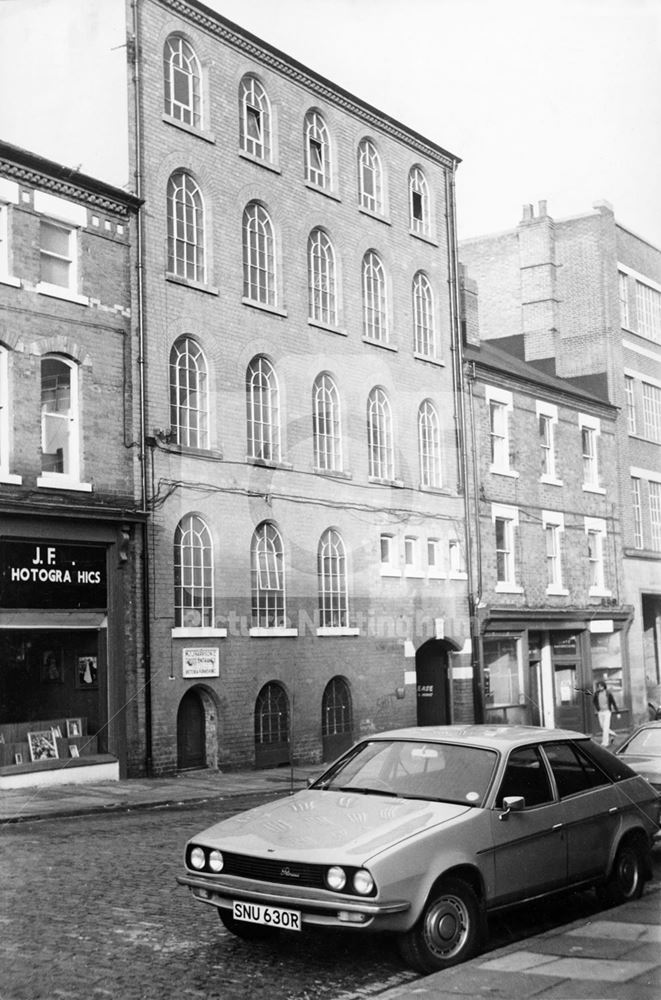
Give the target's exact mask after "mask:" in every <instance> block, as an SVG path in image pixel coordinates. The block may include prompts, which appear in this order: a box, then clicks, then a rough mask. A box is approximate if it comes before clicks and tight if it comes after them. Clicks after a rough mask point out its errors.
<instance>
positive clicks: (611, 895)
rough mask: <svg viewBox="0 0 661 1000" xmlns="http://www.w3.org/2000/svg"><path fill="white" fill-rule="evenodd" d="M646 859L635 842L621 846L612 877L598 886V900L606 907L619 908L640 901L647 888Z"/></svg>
mask: <svg viewBox="0 0 661 1000" xmlns="http://www.w3.org/2000/svg"><path fill="white" fill-rule="evenodd" d="M645 872H646V866H645V859H644V857H643V853H642V851H641V848H640V845H639V844H638V843H636V841H635V840H629V841H626V842H625V843H624V844H621V845H620V847H619V848H618V850H617V854H616V855H615V861H614V863H613V867H612V869H611V872H610V875H609V876H608V878H607V880H606V881H605V882H604V883H603V885H600V886H597V898H598V899H599V901H600V902H601V903H603V904H604V905H605V906H619V904H620V903H627V902H629V900H631V899H640V897H641V896H642V894H643V888H644V886H645Z"/></svg>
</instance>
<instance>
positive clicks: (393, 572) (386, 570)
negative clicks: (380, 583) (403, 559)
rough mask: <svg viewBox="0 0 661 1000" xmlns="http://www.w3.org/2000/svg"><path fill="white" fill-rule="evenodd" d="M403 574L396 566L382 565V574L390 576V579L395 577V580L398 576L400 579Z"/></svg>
mask: <svg viewBox="0 0 661 1000" xmlns="http://www.w3.org/2000/svg"><path fill="white" fill-rule="evenodd" d="M401 575H402V574H401V571H400V570H398V569H395V567H394V566H382V567H381V576H385V577H389V578H390V579H393V580H394V579H395V578H397V579H398V580H399V578H400V577H401Z"/></svg>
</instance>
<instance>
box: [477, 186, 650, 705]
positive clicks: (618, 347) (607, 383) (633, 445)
mask: <svg viewBox="0 0 661 1000" xmlns="http://www.w3.org/2000/svg"><path fill="white" fill-rule="evenodd" d="M461 259H462V262H463V264H464V265H465V268H466V273H467V275H468V277H469V278H470V279H472V280H474V281H475V283H476V285H477V291H478V298H479V331H480V337H481V338H482V340H483V342H484V341H486V342H488V345H489V346H490V347H497V348H499V349H501V350H506V351H507V352H508V353H509V354H510V355H514V356H515V357H517V358H518V359H519V360H521V361H525V362H526V363H528V364H532V365H533V366H534V367H535V368H536V369H537V370H538V371H540V372H543V373H546V375H547V376H548V381H549V385H554V384H555V383H554V382H553V379H555V378H556V377H560V378H562V379H563V380H565V381H569V382H570V383H571V385H572V386H573V387H574V389H575V390H579V389H580V390H583V391H584V392H587V393H588V394H589V395H590V396H591V397H592V398H593V402H592V403H591V405H590V406H589V407H588V406H586V407H585V408H584V409H583V410H581V411H580V412H581V413H584V418H583V417H581V422H580V426H579V431H580V457H581V459H582V462H583V465H584V467H585V469H586V470H588V469H589V468H590V467H591V466H598V468H599V469H600V472H599V475H600V476H602V477H604V478H603V479H602V480H599V481H597V485H598V487H599V490H601V491H602V507H603V509H602V511H601V513H599V512H597V511H595V512H594V516H595V517H596V518H597V519H601V520H602V521H603V522H604V524H605V525H606V526H607V527H608V525H611V524H612V525H613V529H614V531H615V536H614V538H613V543H612V545H610V543H608V545H607V546H606V548H605V549H604V551H605V552H606V551H607V552H608V553H609V554H608V558H609V559H611V558H612V559H614V558H615V557H616V555H617V553H618V551H620V548H619V547H618V545H617V544H616V540H615V539H616V537H617V535H618V530H617V529H616V525H617V524H619V525H620V529H619V530H621V552H622V562H621V569H620V574H619V578H618V577H617V575H616V576H615V577H614V578H612V579H611V581H610V583H607V584H606V585H605V589H607V590H608V591H609V593H608V594H605V595H604V602H605V604H606V606H607V604H608V602H609V601H610V600H612V602H613V608H614V609H616V610H617V609H619V613H620V616H619V617H618V615H615V614H614V615H613V626H612V627H613V631H612V633H611V636H612V638H611V640H609V642H608V643H607V641H606V639H602V640H601V641H602V642H603V645H604V649H605V653H604V656H603V658H602V659H601V660H599V661H598V662H599V668H598V669H597V670H593V676H594V679H601V678H602V676H603V677H604V678H605V679H607V680H608V679H611V678H612V676H613V672H617V671H619V670H620V669H623V680H622V692H623V694H624V698H625V700H627V699H629V701H628V704H629V708H630V711H631V717H630V721H631V722H636V721H638V720H639V719H640V718H643V717H646V715H647V702H648V700H649V699H650V698H652V699H653V700H655V701H658V700H659V699H658V691H659V683H660V682H661V643H660V639H661V527H660V525H661V482H660V480H661V250H659V249H658V248H657V247H654V246H652V245H651V244H650V243H649V242H648V241H647V240H645V239H644V238H643V237H641V236H638V235H636V234H634V233H632V232H630V231H629V230H628V229H627V228H626V227H625V226H623V225H622V224H621V223H619V222H618V221H617V220H616V219H615V216H614V213H613V210H612V208H611V206H610V205H608V204H607V203H605V202H600V203H597V204H596V205H595V206H594V209H593V210H592V211H590V212H588V213H586V214H584V215H581V216H577V217H572V218H567V219H560V220H555V219H553V218H552V217H551V216H550V215H549V214H548V211H547V206H546V203H545V202H540V203H539V205H538V206H537V209H535V208H534V207H533V206H532V205H526V206H524V211H523V217H522V219H521V221H520V222H519V224H518V225H517V226H516V227H515V228H514V229H512V230H510V231H507V232H501V233H496V234H493V235H489V236H484V237H478V238H475V239H471V240H466V241H463V242H462V244H461ZM597 400H601V401H602V408H601V410H600V409H599V406H598V405H597V403H596V401H597ZM607 404H610V405H611V406H612V407H615V408H616V412H617V419H616V422H615V433H614V436H613V435H612V433H611V428H610V418H609V417H608V406H607ZM604 406H605V407H606V409H604ZM542 417H543V413H541V412H540V419H539V425H538V436H537V446H538V449H539V448H544V435H546V434H547V433H548V430H549V425H548V422H547V421H543V420H542ZM558 419H559V420H560V419H561V412H560V411H559V412H558ZM574 423H575V421H574ZM551 426H552V425H551ZM560 426H561V424H560V423H559V424H558V427H559V428H560ZM531 433H532V431H531ZM569 454H570V455H571V456H573V461H574V462H575V456H576V450H575V447H574V445H572V446H571V451H570V453H569ZM558 457H559V459H560V460H561V461H562V462H563V463H564V462H565V461H567V460H568V459H569V455H568V454H567V453H566V452H565V450H564V448H563V450H562V453H560V454H559V456H558ZM578 471H579V480H578V481H579V482H580V481H581V477H580V469H579V470H578ZM565 475H566V473H565V472H562V473H561V477H562V478H563V479H564V478H565ZM583 482H584V486H583V488H582V492H581V496H582V497H583V499H584V500H585V501H587V500H588V498H589V497H591V496H593V499H595V501H596V498H597V496H598V494H594V495H593V490H592V489H591V488H590V486H589V483H587V482H585V477H583ZM546 492H547V494H548V492H549V491H548V490H547V491H546ZM551 492H553V491H551ZM547 503H548V504H549V505H550V506H552V504H551V500H550V499H544V505H545V506H544V509H546V504H547ZM578 509H582V508H577V510H578ZM590 516H592V515H590ZM564 537H565V538H566V537H567V534H566V532H565V536H564ZM607 537H608V531H607V535H606V536H604V540H605V541H606V539H607ZM613 565H614V567H615V566H616V564H615V563H614V564H613ZM627 607H630V608H631V622H630V624H627V623H626V617H622V616H623V615H625V609H626V608H627ZM597 617H598V618H599V615H598V616H597ZM618 622H619V623H620V624H619V625H618ZM599 627H601V628H605V627H606V626H605V625H603V624H602V625H601V626H599ZM603 634H604V635H606V634H607V633H603ZM592 635H594V633H592ZM618 637H619V638H618ZM588 679H589V678H588ZM618 684H619V682H617V683H616V684H615V685H614V687H615V689H616V691H617V689H618Z"/></svg>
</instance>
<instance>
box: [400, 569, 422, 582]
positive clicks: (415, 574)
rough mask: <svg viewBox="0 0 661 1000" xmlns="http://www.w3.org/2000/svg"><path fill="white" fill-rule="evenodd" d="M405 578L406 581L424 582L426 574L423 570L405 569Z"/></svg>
mask: <svg viewBox="0 0 661 1000" xmlns="http://www.w3.org/2000/svg"><path fill="white" fill-rule="evenodd" d="M404 578H405V579H406V580H424V578H425V573H423V571H422V570H421V569H405V570H404Z"/></svg>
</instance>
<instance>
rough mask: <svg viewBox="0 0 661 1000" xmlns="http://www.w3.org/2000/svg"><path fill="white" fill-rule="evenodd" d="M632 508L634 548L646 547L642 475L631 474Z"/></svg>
mask: <svg viewBox="0 0 661 1000" xmlns="http://www.w3.org/2000/svg"><path fill="white" fill-rule="evenodd" d="M631 510H632V513H633V537H634V548H635V549H644V548H645V532H644V525H643V497H642V480H641V478H640V476H631Z"/></svg>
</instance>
